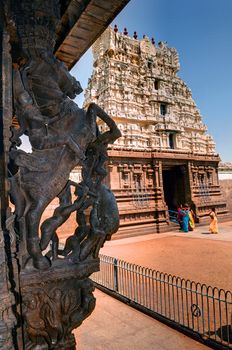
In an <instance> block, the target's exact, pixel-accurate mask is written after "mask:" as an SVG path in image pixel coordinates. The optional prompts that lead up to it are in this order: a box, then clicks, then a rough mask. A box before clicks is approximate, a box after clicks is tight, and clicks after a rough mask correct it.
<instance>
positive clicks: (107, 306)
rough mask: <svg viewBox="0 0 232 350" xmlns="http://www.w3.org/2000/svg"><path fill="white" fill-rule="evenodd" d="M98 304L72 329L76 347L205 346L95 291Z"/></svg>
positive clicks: (165, 349) (181, 349)
mask: <svg viewBox="0 0 232 350" xmlns="http://www.w3.org/2000/svg"><path fill="white" fill-rule="evenodd" d="M95 296H96V298H97V305H96V308H95V310H94V312H93V313H92V315H90V317H89V318H88V319H86V320H85V321H84V323H83V324H82V325H81V327H80V328H78V329H77V330H76V331H75V335H76V339H77V342H78V346H77V350H187V349H189V350H207V349H209V348H208V347H207V346H205V345H203V344H201V343H198V342H197V341H195V340H193V339H191V338H189V337H187V336H185V335H184V334H181V333H179V332H177V331H175V330H173V329H172V328H170V327H168V326H166V325H164V324H163V323H161V322H159V321H156V320H154V319H153V318H151V317H149V316H147V315H145V314H143V313H142V312H140V311H137V310H135V309H133V308H132V307H130V306H127V305H125V304H124V303H122V302H120V301H118V300H116V299H114V298H112V297H110V296H109V295H106V294H104V293H103V292H100V291H99V290H96V291H95Z"/></svg>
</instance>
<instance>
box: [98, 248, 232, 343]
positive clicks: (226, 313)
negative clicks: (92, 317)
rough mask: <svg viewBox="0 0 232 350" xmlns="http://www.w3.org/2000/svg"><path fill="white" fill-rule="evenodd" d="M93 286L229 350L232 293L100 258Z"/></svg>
mask: <svg viewBox="0 0 232 350" xmlns="http://www.w3.org/2000/svg"><path fill="white" fill-rule="evenodd" d="M100 259H101V270H100V272H97V273H95V274H94V275H93V277H92V279H93V280H94V282H96V284H98V285H100V286H103V287H104V288H106V289H107V290H109V291H112V292H114V293H116V294H117V295H119V296H122V297H124V298H126V299H127V300H128V302H130V303H131V304H132V305H133V304H134V306H136V307H137V306H141V307H142V309H143V310H145V311H146V310H148V311H149V313H150V314H152V315H154V316H155V317H156V316H162V317H163V318H164V319H165V320H167V321H168V323H170V321H171V323H172V324H173V325H174V326H175V325H178V326H181V328H182V329H184V330H186V331H188V332H189V331H190V332H192V333H193V334H194V335H196V334H197V335H198V336H200V337H201V339H202V340H205V341H206V342H210V343H212V344H213V347H214V344H215V348H222V349H232V329H231V327H232V325H231V322H232V292H230V291H225V290H223V289H218V288H213V287H211V286H207V285H205V284H201V283H196V282H193V281H190V280H185V279H183V278H180V277H176V276H172V275H170V274H167V273H163V272H159V271H155V270H152V269H149V268H145V267H141V266H139V265H135V264H131V263H127V262H125V261H122V260H118V259H115V258H112V257H109V256H105V255H101V256H100Z"/></svg>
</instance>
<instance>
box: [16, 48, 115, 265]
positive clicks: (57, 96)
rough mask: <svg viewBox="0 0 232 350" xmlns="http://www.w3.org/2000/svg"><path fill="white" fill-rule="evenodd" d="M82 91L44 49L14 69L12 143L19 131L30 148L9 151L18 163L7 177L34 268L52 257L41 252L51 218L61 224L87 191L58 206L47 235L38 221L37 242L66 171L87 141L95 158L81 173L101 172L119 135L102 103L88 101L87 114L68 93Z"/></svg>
mask: <svg viewBox="0 0 232 350" xmlns="http://www.w3.org/2000/svg"><path fill="white" fill-rule="evenodd" d="M51 64H53V65H52V67H51ZM54 67H55V68H54ZM44 71H47V72H48V81H49V84H50V85H51V87H53V90H52V92H51V93H48V91H47V90H46V89H45V91H43V90H41V87H43V86H40V85H43V81H44V78H43V77H42V73H43V72H44ZM43 74H44V73H43ZM49 74H50V75H49ZM25 86H27V88H28V90H26V89H25ZM80 91H81V88H80V84H78V83H77V82H76V80H75V79H74V78H73V77H71V75H70V74H69V73H68V71H67V69H66V68H65V67H64V66H63V65H61V64H60V63H59V62H58V61H57V60H56V59H55V58H53V59H51V58H49V57H47V56H46V55H45V54H44V53H43V55H42V54H41V57H40V58H39V60H37V61H35V62H34V61H31V62H30V63H29V64H28V65H26V66H24V67H23V68H22V69H21V70H16V71H15V72H14V96H15V109H16V114H17V116H18V120H19V123H20V129H19V130H18V131H17V132H16V133H14V135H13V138H12V141H14V142H17V139H18V137H19V136H20V135H22V134H23V133H25V134H27V135H28V137H29V140H30V142H31V145H32V149H33V152H32V153H31V154H28V153H25V152H23V151H21V150H15V149H13V150H12V151H11V153H10V156H11V158H12V159H14V161H15V164H16V165H17V166H18V167H19V173H17V174H16V175H15V176H14V177H13V178H12V179H11V184H12V191H11V194H12V197H13V200H14V202H15V203H16V208H17V215H18V220H20V218H22V217H24V218H25V224H26V226H25V232H24V237H25V240H26V244H27V251H28V254H29V257H30V258H32V260H33V265H34V267H36V268H39V269H46V268H48V267H49V266H50V261H49V260H48V258H47V257H46V256H43V254H42V250H43V249H44V248H45V247H46V245H47V241H49V238H50V237H52V236H53V235H54V230H52V228H51V221H52V222H53V223H54V222H55V221H58V222H60V223H59V224H58V222H57V224H58V225H57V224H56V225H55V226H56V227H55V228H56V229H57V228H58V226H59V225H60V224H62V223H63V222H64V221H65V219H67V218H68V217H69V215H70V213H71V212H72V211H74V210H77V209H78V206H80V205H81V203H82V202H83V201H84V199H85V196H86V193H85V191H83V193H82V195H81V197H80V198H78V201H75V203H73V204H71V203H68V205H69V208H68V207H67V205H66V206H65V208H64V207H63V208H61V207H60V208H59V209H57V211H56V213H55V216H56V217H57V213H58V212H59V215H58V216H60V215H61V213H62V215H63V218H62V219H61V217H60V218H59V219H57V220H55V218H54V217H53V218H52V219H51V220H50V226H49V227H50V229H51V231H50V234H48V232H47V230H46V228H45V227H46V226H47V225H48V221H47V222H46V223H44V224H43V225H42V240H41V242H40V239H39V224H40V219H41V216H42V213H43V211H44V210H45V208H46V207H47V205H48V204H49V203H50V202H51V201H52V200H53V199H54V198H55V197H56V196H58V195H60V196H62V193H63V191H64V188H65V186H66V184H67V181H68V178H69V174H70V171H71V170H72V169H73V168H74V167H75V166H76V165H78V164H83V161H84V159H85V153H86V150H87V149H88V147H89V145H92V152H94V156H93V157H94V161H92V160H91V162H92V164H91V165H90V164H88V165H85V169H86V170H85V171H87V173H88V174H91V169H92V168H93V167H94V166H95V171H96V172H98V173H102V174H103V175H105V170H104V169H103V168H102V165H103V163H104V161H105V160H106V158H107V157H106V146H105V145H106V144H108V141H109V140H110V139H112V140H115V139H116V138H118V137H119V135H120V132H118V129H117V127H116V125H115V123H114V122H113V121H112V120H111V119H110V117H109V116H108V115H107V114H106V113H105V112H104V111H103V110H102V109H101V108H100V107H98V106H97V105H95V104H90V106H89V107H88V110H87V112H85V111H84V110H82V109H80V108H78V106H77V105H76V104H75V103H74V102H72V101H71V100H70V97H72V98H73V97H75V94H76V93H79V92H80ZM54 101H55V102H56V103H55V108H54ZM97 116H99V117H100V118H101V119H102V120H103V121H104V122H106V124H107V125H108V126H109V128H110V131H109V132H108V133H105V134H103V135H101V134H100V133H99V130H98V128H97V125H96V118H97ZM113 128H114V135H113V133H112V130H113ZM115 130H116V133H115ZM112 135H113V137H112ZM88 151H89V150H88ZM87 159H88V155H87ZM96 161H97V162H98V165H97V166H96V164H95V163H96ZM87 163H88V162H87ZM85 177H86V176H85ZM88 177H90V175H88V176H87V177H86V179H85V186H87V187H88V183H89V181H90V178H89V179H87V178H88ZM45 179H46V180H45ZM90 190H91V189H90ZM16 191H17V196H15V193H16ZM77 203H79V204H77ZM45 231H46V232H47V233H46V234H45ZM46 237H47V238H46ZM48 237H49V238H48ZM54 239H55V235H54Z"/></svg>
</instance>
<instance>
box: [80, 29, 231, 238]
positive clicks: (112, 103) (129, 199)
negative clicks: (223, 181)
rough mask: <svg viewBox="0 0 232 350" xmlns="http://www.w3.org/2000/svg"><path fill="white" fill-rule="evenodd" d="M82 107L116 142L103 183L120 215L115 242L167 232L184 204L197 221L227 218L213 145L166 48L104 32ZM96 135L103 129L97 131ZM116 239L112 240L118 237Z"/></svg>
mask: <svg viewBox="0 0 232 350" xmlns="http://www.w3.org/2000/svg"><path fill="white" fill-rule="evenodd" d="M93 57H94V64H93V73H92V76H91V78H90V79H89V83H88V88H87V90H86V93H85V102H84V104H85V107H87V106H88V105H89V103H90V102H96V103H97V104H98V105H99V106H101V107H102V108H103V109H104V110H105V111H106V112H107V113H108V114H109V115H110V116H112V117H113V119H114V121H115V122H116V123H117V125H118V127H119V129H120V130H121V132H122V135H123V136H122V137H121V138H120V139H118V140H117V141H116V142H115V143H114V145H113V146H111V148H110V151H109V162H108V168H109V174H108V178H107V183H108V184H109V185H110V187H111V189H112V190H113V192H114V193H115V195H116V198H117V202H118V205H119V211H120V222H121V224H120V230H119V232H118V234H116V236H117V235H120V236H126V235H132V234H133V235H135V234H141V233H143V234H145V233H151V232H162V231H165V230H167V229H170V226H169V225H168V224H169V221H170V215H171V214H172V211H175V210H176V209H177V207H178V206H179V205H180V204H185V203H187V204H188V205H190V206H191V207H192V208H193V210H194V211H195V212H196V215H197V216H198V218H199V220H200V221H201V222H202V221H204V218H206V217H207V216H208V213H209V210H210V208H212V207H216V210H217V213H218V215H219V216H221V217H222V216H224V217H225V216H226V215H225V214H226V213H227V209H226V204H225V201H224V200H223V198H222V194H221V191H220V186H219V181H218V163H219V160H220V158H219V156H218V154H217V153H216V151H215V143H214V141H213V138H212V137H211V136H210V135H208V134H207V127H206V126H205V125H204V123H203V121H202V116H201V114H200V112H199V110H198V109H197V107H196V104H195V102H194V100H193V98H192V94H191V90H190V89H189V87H188V86H187V85H186V83H185V82H184V81H183V80H182V79H181V78H179V76H178V71H179V69H180V63H179V57H178V53H177V51H176V49H174V48H169V47H168V46H167V44H166V43H164V42H160V43H159V44H158V45H155V42H154V39H152V40H149V38H148V37H146V36H144V37H143V39H142V40H138V39H137V34H136V32H135V34H134V37H133V38H131V37H129V36H128V34H127V31H126V30H124V33H119V32H118V30H117V26H115V28H114V29H112V28H111V27H109V28H108V29H107V30H106V31H105V32H104V33H103V34H102V35H101V36H100V37H99V38H98V40H97V41H96V42H95V43H94V45H93ZM100 128H101V130H102V131H103V130H105V129H106V128H107V127H106V125H105V124H104V123H102V124H100ZM118 237H119V236H118Z"/></svg>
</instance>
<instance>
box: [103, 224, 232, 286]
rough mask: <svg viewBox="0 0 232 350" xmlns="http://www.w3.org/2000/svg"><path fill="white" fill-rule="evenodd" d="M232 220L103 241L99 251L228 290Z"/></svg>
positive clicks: (231, 263)
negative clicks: (212, 229) (215, 229)
mask: <svg viewBox="0 0 232 350" xmlns="http://www.w3.org/2000/svg"><path fill="white" fill-rule="evenodd" d="M231 250H232V222H227V223H221V224H219V233H218V234H209V233H208V226H198V227H197V228H196V229H195V230H194V231H193V232H189V233H183V232H179V230H178V228H177V230H176V232H173V231H172V232H166V233H160V234H150V235H146V236H139V237H131V238H125V239H120V240H114V241H110V242H106V244H105V246H104V248H102V249H101V253H102V254H105V255H109V256H113V257H115V258H118V259H122V260H125V261H127V262H130V263H134V264H138V265H141V266H144V267H149V268H152V269H154V270H158V271H162V272H166V273H170V274H172V275H176V276H180V277H182V278H185V279H190V280H193V281H195V282H201V283H206V284H207V285H211V286H214V287H219V288H223V289H225V290H232V274H231V273H230V271H232V258H231Z"/></svg>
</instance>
